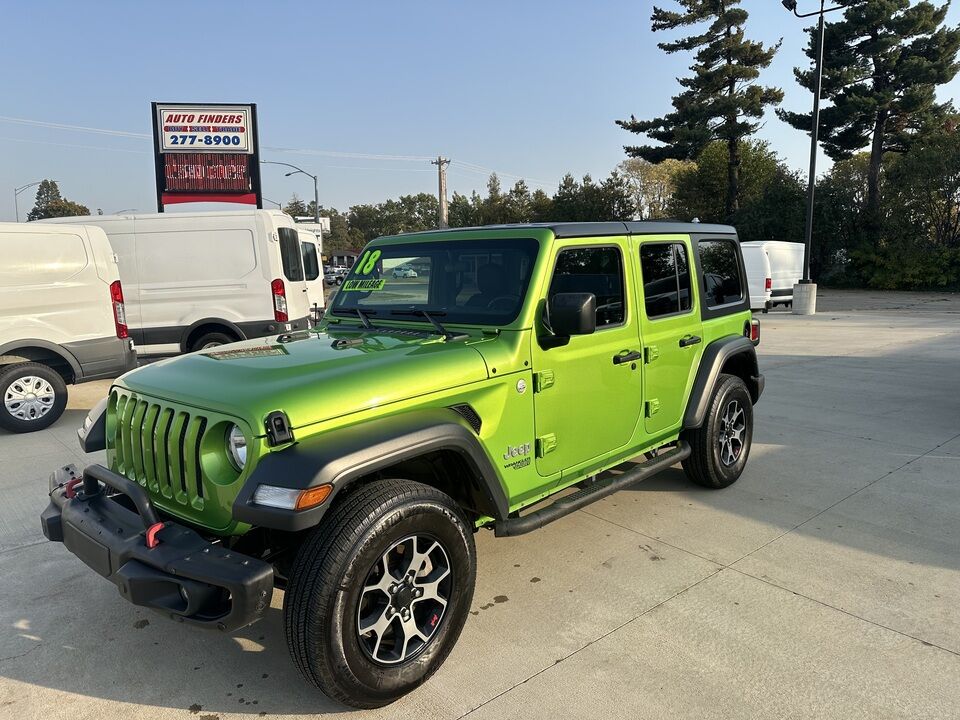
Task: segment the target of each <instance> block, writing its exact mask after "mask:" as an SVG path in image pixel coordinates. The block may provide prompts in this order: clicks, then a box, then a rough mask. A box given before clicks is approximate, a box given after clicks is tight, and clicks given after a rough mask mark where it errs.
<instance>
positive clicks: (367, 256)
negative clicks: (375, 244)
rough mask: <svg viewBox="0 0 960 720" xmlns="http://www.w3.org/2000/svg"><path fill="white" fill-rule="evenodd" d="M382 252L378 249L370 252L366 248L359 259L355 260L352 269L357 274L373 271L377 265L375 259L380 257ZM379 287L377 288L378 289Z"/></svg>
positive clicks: (366, 273)
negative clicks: (355, 262)
mask: <svg viewBox="0 0 960 720" xmlns="http://www.w3.org/2000/svg"><path fill="white" fill-rule="evenodd" d="M382 254H383V253H382V252H380V251H379V250H374V251H373V252H370V251H369V250H367V251H366V252H365V253H364V254H363V256H362V257H361V258H360V260H358V261H357V264H356V265H355V266H354V270H355V271H356V274H357V275H369V274H370V273H372V272H373V270H374V268H376V267H377V260H379V259H380V256H381V255H382ZM379 289H380V288H377V290H379Z"/></svg>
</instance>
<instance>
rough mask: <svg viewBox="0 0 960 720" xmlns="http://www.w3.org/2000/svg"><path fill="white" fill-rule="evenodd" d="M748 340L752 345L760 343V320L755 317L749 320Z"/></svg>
mask: <svg viewBox="0 0 960 720" xmlns="http://www.w3.org/2000/svg"><path fill="white" fill-rule="evenodd" d="M750 342H752V343H753V344H754V345H759V344H760V321H759V320H757V319H756V318H752V319H751V320H750Z"/></svg>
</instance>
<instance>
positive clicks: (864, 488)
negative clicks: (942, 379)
mask: <svg viewBox="0 0 960 720" xmlns="http://www.w3.org/2000/svg"><path fill="white" fill-rule="evenodd" d="M957 438H960V433H957V434H956V435H954V436H953V437H951V438H948V439H946V440H944V441H943V442H942V443H939V444H938V445H934V446H933V447H932V448H930V449H929V450H927V451H926V452H924V453H923V454H922V455H918V456H917V457H914V458H910V459H909V460H907V461H906V462H905V463H903V465H900V466H899V467H896V468H894V469H893V470H889V471H887V472H885V473H884V474H883V475H881V476H880V477H878V478H876V479H875V480H871V481H870V482H868V483H867V484H866V485H864V486H863V487H860V488H857V489H856V490H854V491H853V492H851V493H850V494H848V495H845V496H844V497H842V498H840V499H839V500H837V501H836V502H834V503H832V504H831V505H828V506H827V507H825V508H824V509H823V510H821V511H819V512H817V513H815V514H814V515H811V516H810V517H808V518H807V519H806V520H804V521H803V522H800V523H798V524H796V525H794V526H793V527H792V528H790V529H789V530H786V531H785V532H783V533H781V534H780V535H777V537H775V538H773V539H772V540H769V541H767V542H765V543H764V544H763V545H761V546H759V547H757V548H754V549H753V550H751V551H750V552H748V553H747V554H746V555H743V556H742V557H739V558H737V559H736V560H734V561H733V562H732V563H730V565H729V566H728V567H733V566H734V565H736V564H737V563H738V562H740V561H741V560H744V559H745V558H748V557H750V556H751V555H753V554H754V553H755V552H757V551H759V550H763V549H764V548H765V547H767V546H769V545H772V544H773V543H775V542H777V541H778V540H780V539H781V538H783V537H786V536H787V535H789V534H790V533H792V532H793V531H795V530H797V529H798V528H801V527H803V526H804V525H806V524H807V523H808V522H811V521H813V520H816V519H817V518H818V517H820V516H821V515H823V514H824V513H826V512H829V511H830V510H833V508H835V507H836V506H837V505H839V504H840V503H842V502H846V501H847V500H849V499H850V498H852V497H853V496H854V495H857V494H858V493H861V492H863V491H864V490H866V489H867V488H869V487H873V486H874V485H875V484H876V483H878V482H880V481H881V480H885V479H886V478H888V477H890V476H891V475H893V474H895V473H898V472H900V471H901V470H903V469H904V468H905V467H907V466H908V465H912V464H913V463H915V462H917V461H918V460H922V459H923V458H925V457H926V456H927V455H929V454H930V453H932V452H934V451H936V450H939V449H940V448H941V447H943V446H944V445H946V444H948V443H951V442H953V441H954V440H956V439H957Z"/></svg>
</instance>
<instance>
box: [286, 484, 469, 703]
mask: <svg viewBox="0 0 960 720" xmlns="http://www.w3.org/2000/svg"><path fill="white" fill-rule="evenodd" d="M475 578H476V551H475V549H474V543H473V528H472V527H471V526H470V524H469V523H468V522H467V521H466V519H464V517H463V516H462V514H461V512H460V510H459V508H458V507H457V505H456V503H455V502H454V501H453V500H452V499H451V498H450V497H449V496H447V495H445V494H444V493H442V492H440V491H439V490H436V489H435V488H432V487H429V486H427V485H422V484H420V483H416V482H411V481H407V480H382V481H376V482H373V483H370V484H367V485H362V486H360V487H358V488H357V489H356V490H353V491H350V492H349V493H348V494H347V495H346V496H345V497H343V498H341V499H340V500H339V502H338V503H337V504H336V505H334V507H332V508H331V510H330V512H329V513H328V514H327V516H326V517H325V518H324V520H323V522H322V523H321V524H320V525H319V526H318V527H317V528H315V529H314V530H313V532H312V533H311V534H310V535H309V536H308V537H307V539H306V540H305V541H304V543H303V545H302V546H301V547H300V550H299V551H298V553H297V557H296V559H295V560H294V563H293V568H292V570H291V573H290V578H289V585H288V587H287V591H286V594H285V596H284V602H283V614H284V628H285V632H286V636H287V645H288V647H289V649H290V654H291V655H292V657H293V660H294V662H295V663H296V665H297V668H298V669H299V670H300V672H301V674H302V675H303V676H304V677H305V678H306V679H307V680H308V681H309V682H311V683H313V684H314V685H316V686H317V687H318V688H319V689H320V690H322V691H323V692H324V693H326V694H327V695H329V696H330V697H332V698H334V699H336V700H339V701H340V702H343V703H345V704H347V705H351V706H353V707H359V708H374V707H380V706H383V705H387V704H389V703H391V702H393V701H394V700H396V699H397V698H399V697H401V696H402V695H404V694H406V693H408V692H410V691H411V690H413V689H414V688H416V687H417V686H419V685H420V684H422V683H423V682H424V681H426V680H427V678H429V677H430V676H431V675H432V674H433V673H434V672H435V671H436V670H437V668H439V667H440V665H441V664H442V663H443V661H444V660H445V659H446V657H447V655H448V654H449V653H450V650H451V649H452V648H453V646H454V644H455V643H456V641H457V638H458V637H459V636H460V631H461V630H462V629H463V625H464V622H465V621H466V618H467V612H468V611H469V608H470V602H471V600H472V599H473V587H474V581H475Z"/></svg>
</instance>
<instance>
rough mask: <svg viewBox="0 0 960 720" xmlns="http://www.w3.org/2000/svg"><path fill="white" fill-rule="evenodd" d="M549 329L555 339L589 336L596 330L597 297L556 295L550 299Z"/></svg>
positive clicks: (590, 294) (591, 295)
mask: <svg viewBox="0 0 960 720" xmlns="http://www.w3.org/2000/svg"><path fill="white" fill-rule="evenodd" d="M550 329H551V330H553V334H554V335H556V336H557V337H571V336H572V335H590V334H592V333H593V332H594V331H595V330H596V329H597V296H596V295H594V294H593V293H557V294H556V295H554V296H553V297H552V298H550Z"/></svg>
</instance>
